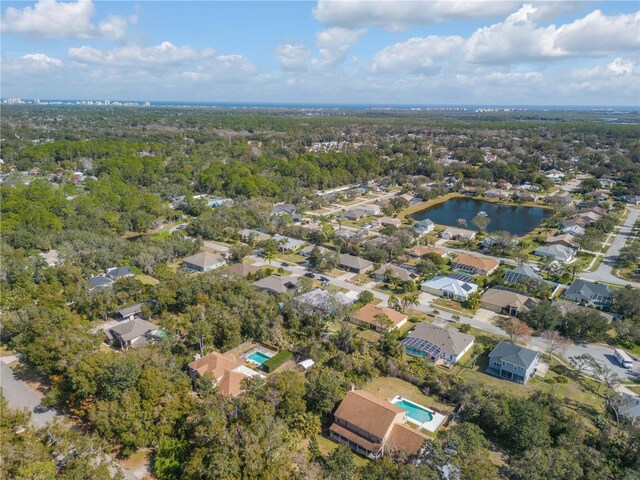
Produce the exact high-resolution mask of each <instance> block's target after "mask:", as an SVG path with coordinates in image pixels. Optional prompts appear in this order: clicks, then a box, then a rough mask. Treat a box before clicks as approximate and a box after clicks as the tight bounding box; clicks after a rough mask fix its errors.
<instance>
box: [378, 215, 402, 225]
mask: <svg viewBox="0 0 640 480" xmlns="http://www.w3.org/2000/svg"><path fill="white" fill-rule="evenodd" d="M376 221H377V222H378V224H379V225H380V226H381V227H399V226H400V225H402V222H401V221H400V219H398V218H391V217H380V218H378V219H377V220H376Z"/></svg>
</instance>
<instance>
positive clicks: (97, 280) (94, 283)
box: [88, 275, 113, 292]
mask: <svg viewBox="0 0 640 480" xmlns="http://www.w3.org/2000/svg"><path fill="white" fill-rule="evenodd" d="M88 282H89V291H90V292H93V291H94V290H98V289H103V288H111V286H112V285H113V280H111V279H110V278H109V277H105V276H104V275H96V276H95V277H91V278H90V279H89V280H88Z"/></svg>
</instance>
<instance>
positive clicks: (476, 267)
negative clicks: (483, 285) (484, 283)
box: [451, 253, 500, 275]
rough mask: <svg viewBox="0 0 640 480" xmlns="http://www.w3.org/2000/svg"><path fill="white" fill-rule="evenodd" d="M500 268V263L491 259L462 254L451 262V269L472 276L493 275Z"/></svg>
mask: <svg viewBox="0 0 640 480" xmlns="http://www.w3.org/2000/svg"><path fill="white" fill-rule="evenodd" d="M499 266H500V262H499V261H497V260H495V259H493V258H489V257H480V256H477V255H469V254H466V253H464V254H462V255H459V256H458V257H456V258H455V259H454V260H452V261H451V268H453V269H454V270H461V271H463V272H465V273H469V274H471V275H491V274H492V273H493V272H495V271H496V269H497V268H498V267H499Z"/></svg>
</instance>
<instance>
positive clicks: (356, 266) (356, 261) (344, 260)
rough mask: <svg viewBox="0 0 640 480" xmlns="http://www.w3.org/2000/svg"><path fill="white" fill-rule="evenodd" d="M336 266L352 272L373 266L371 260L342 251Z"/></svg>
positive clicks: (361, 271)
mask: <svg viewBox="0 0 640 480" xmlns="http://www.w3.org/2000/svg"><path fill="white" fill-rule="evenodd" d="M338 267H340V268H341V269H343V270H347V271H349V272H354V273H364V272H367V271H369V270H371V269H372V268H373V262H370V261H369V260H365V259H364V258H360V257H354V256H353V255H349V254H347V253H343V254H341V255H340V256H339V257H338Z"/></svg>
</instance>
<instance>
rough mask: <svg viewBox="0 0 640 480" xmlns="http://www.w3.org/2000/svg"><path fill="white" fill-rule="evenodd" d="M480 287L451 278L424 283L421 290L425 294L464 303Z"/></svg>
mask: <svg viewBox="0 0 640 480" xmlns="http://www.w3.org/2000/svg"><path fill="white" fill-rule="evenodd" d="M478 288H479V287H478V285H476V284H475V283H471V282H466V281H464V280H458V279H456V278H451V277H440V276H438V277H433V278H432V279H431V280H427V281H425V282H423V283H422V285H421V286H420V289H421V290H422V291H423V292H427V293H431V294H432V295H438V296H440V297H445V298H452V299H453V300H458V301H460V302H464V301H465V300H466V299H467V297H469V295H471V294H472V293H473V292H475V291H477V290H478Z"/></svg>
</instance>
